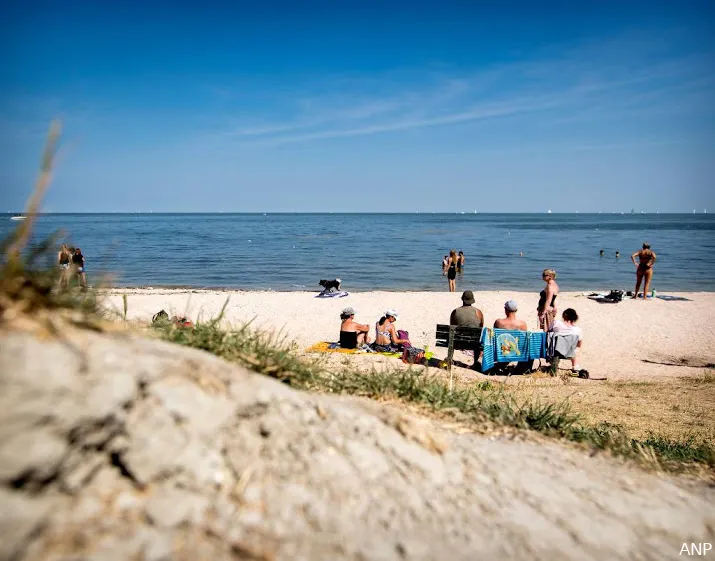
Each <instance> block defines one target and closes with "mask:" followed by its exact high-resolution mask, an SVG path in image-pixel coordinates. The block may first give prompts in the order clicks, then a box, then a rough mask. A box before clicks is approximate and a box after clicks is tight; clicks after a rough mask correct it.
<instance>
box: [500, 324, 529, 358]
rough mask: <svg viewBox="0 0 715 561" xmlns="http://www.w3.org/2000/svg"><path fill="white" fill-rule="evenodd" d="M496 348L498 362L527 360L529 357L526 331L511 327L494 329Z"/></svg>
mask: <svg viewBox="0 0 715 561" xmlns="http://www.w3.org/2000/svg"><path fill="white" fill-rule="evenodd" d="M494 339H495V343H494V349H495V356H496V361H497V362H526V361H527V360H528V358H529V356H528V354H527V345H528V341H529V338H528V337H527V332H526V331H515V330H511V329H495V330H494Z"/></svg>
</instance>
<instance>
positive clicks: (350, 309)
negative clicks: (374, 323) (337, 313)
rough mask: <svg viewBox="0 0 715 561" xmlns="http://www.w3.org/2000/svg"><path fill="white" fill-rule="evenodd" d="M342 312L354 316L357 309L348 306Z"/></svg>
mask: <svg viewBox="0 0 715 561" xmlns="http://www.w3.org/2000/svg"><path fill="white" fill-rule="evenodd" d="M341 314H342V315H344V316H354V315H355V310H354V309H353V308H350V307H348V308H345V309H344V310H343V311H342V312H341Z"/></svg>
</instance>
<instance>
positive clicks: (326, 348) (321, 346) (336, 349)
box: [305, 341, 434, 360]
mask: <svg viewBox="0 0 715 561" xmlns="http://www.w3.org/2000/svg"><path fill="white" fill-rule="evenodd" d="M368 349H369V350H368ZM305 352H306V353H341V354H348V355H352V354H372V353H374V354H379V355H383V356H390V357H394V358H400V359H401V358H403V355H404V351H375V350H373V349H372V348H370V347H368V346H367V345H363V346H362V348H357V349H341V348H340V343H336V342H331V341H321V342H320V343H316V344H315V345H311V346H310V347H308V348H307V349H305ZM410 352H412V353H413V354H418V353H420V352H424V351H423V349H415V350H414V351H410ZM433 356H434V353H433V352H431V351H428V352H425V353H424V355H423V358H424V360H430V359H432V357H433Z"/></svg>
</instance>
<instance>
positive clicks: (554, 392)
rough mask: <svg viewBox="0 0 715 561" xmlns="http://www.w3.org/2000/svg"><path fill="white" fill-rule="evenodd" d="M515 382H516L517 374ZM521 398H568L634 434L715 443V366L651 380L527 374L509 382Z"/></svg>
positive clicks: (585, 415) (593, 417) (591, 419)
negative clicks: (528, 376) (585, 379)
mask: <svg viewBox="0 0 715 561" xmlns="http://www.w3.org/2000/svg"><path fill="white" fill-rule="evenodd" d="M512 382H514V381H513V380H512ZM505 389H506V391H509V392H510V393H512V395H514V396H515V397H516V398H517V399H526V400H533V399H535V400H549V401H552V402H558V401H563V400H568V402H569V404H570V406H571V409H572V410H573V411H574V412H576V413H578V414H579V415H580V416H581V418H582V419H583V420H584V422H587V423H589V424H592V425H597V424H600V423H604V422H607V423H609V422H610V423H618V424H620V425H621V426H622V427H623V428H624V430H626V431H627V432H628V434H630V435H632V436H633V438H638V439H641V440H644V441H647V440H648V439H649V438H650V437H651V436H652V435H653V434H658V435H660V436H662V437H665V438H667V439H668V440H670V441H683V442H687V441H691V440H695V441H705V442H709V443H710V444H715V372H713V371H712V370H705V371H704V372H703V373H701V374H697V375H689V376H681V377H673V378H662V379H659V380H658V381H657V382H652V381H610V380H609V381H601V382H592V383H578V382H576V383H574V382H573V381H571V380H569V379H567V380H565V381H563V380H554V379H551V380H549V379H546V380H539V379H533V378H532V379H525V380H524V381H518V382H516V383H510V384H506V385H505Z"/></svg>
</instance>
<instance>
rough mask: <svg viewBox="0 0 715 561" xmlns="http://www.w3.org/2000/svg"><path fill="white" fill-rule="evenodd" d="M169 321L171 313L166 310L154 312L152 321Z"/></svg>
mask: <svg viewBox="0 0 715 561" xmlns="http://www.w3.org/2000/svg"><path fill="white" fill-rule="evenodd" d="M168 321H169V314H167V313H166V312H165V311H164V310H159V311H158V312H157V313H155V314H154V317H152V318H151V322H152V323H153V324H156V323H165V322H168Z"/></svg>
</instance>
